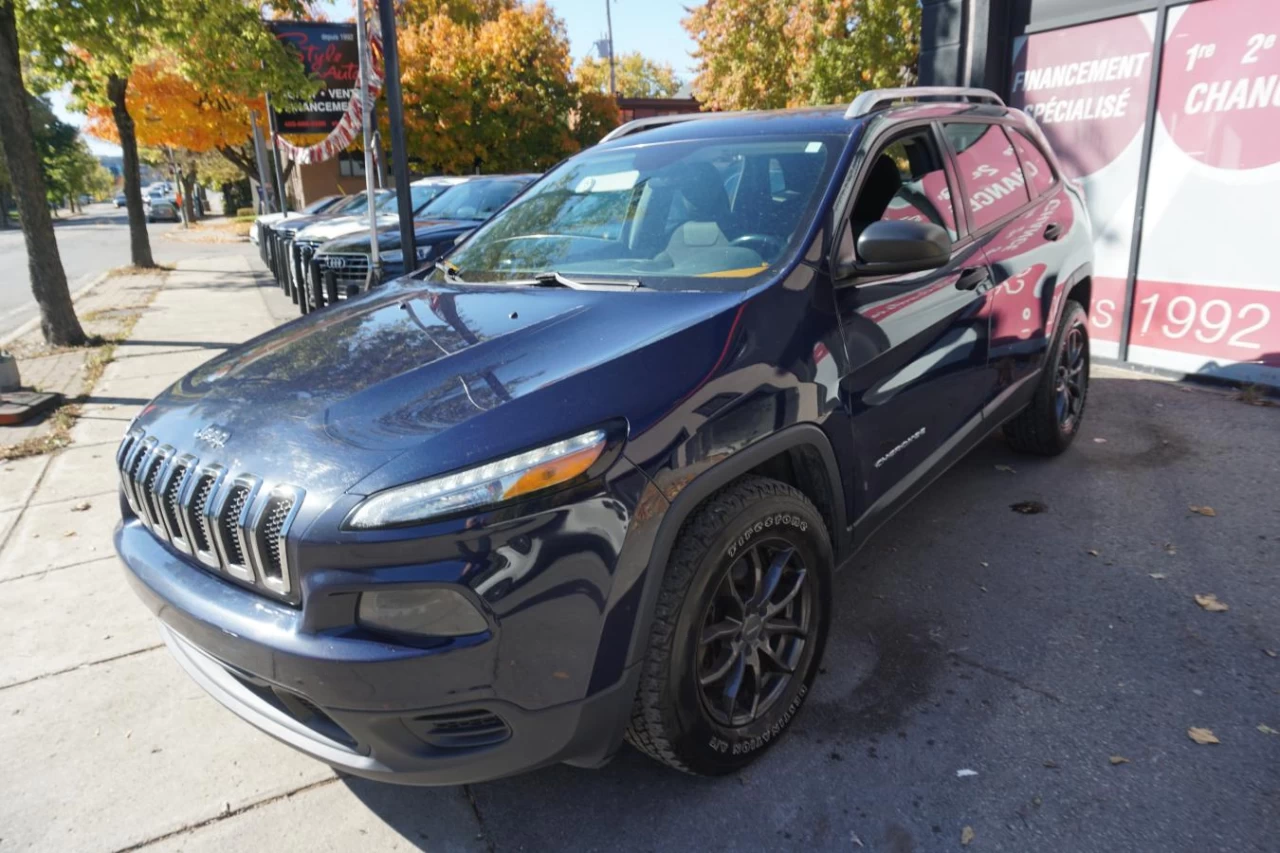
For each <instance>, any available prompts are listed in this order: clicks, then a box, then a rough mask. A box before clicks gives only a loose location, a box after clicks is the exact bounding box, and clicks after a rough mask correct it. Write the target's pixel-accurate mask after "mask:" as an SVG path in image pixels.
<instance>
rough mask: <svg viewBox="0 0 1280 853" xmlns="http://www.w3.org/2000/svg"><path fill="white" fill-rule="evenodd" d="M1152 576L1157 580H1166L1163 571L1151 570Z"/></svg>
mask: <svg viewBox="0 0 1280 853" xmlns="http://www.w3.org/2000/svg"><path fill="white" fill-rule="evenodd" d="M1151 577H1153V578H1155V579H1156V580H1158V581H1162V580H1164V577H1165V576H1164V574H1163V573H1161V572H1151Z"/></svg>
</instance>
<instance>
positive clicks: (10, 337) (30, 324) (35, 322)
mask: <svg viewBox="0 0 1280 853" xmlns="http://www.w3.org/2000/svg"><path fill="white" fill-rule="evenodd" d="M110 277H111V270H107V271H106V272H104V273H99V274H98V275H97V277H96V278H94V279H93V281H91V282H89V283H88V284H86V285H85V286H84V287H82V288H80V289H79V290H77V291H76V292H75V293H73V294H71V301H72V302H75V301H76V300H77V299H79V298H80V297H82V296H84V295H85V294H87V293H88V292H89V291H91V290H93V289H94V288H95V287H97V286H98V285H100V284H102V283H103V282H104V281H106V280H107V279H108V278H110ZM39 325H40V315H39V314H36V316H34V317H32V318H31V319H30V320H28V321H26V322H25V323H23V324H22V325H21V326H19V327H18V328H16V329H14V330H13V331H12V332H9V333H8V334H6V335H4V336H2V337H0V349H3V348H4V347H7V346H8V345H9V344H11V343H13V342H14V341H16V340H17V339H18V338H20V337H22V336H23V335H25V334H27V333H28V332H30V331H31V330H32V329H34V328H36V327H37V326H39Z"/></svg>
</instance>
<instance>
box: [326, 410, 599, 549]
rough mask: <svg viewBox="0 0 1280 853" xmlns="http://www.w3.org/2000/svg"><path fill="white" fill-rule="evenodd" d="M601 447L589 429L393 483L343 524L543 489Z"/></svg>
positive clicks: (399, 519) (586, 463) (407, 517)
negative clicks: (515, 452) (481, 461)
mask: <svg viewBox="0 0 1280 853" xmlns="http://www.w3.org/2000/svg"><path fill="white" fill-rule="evenodd" d="M604 447H605V433H604V430H592V431H591V432H585V433H583V434H582V435H577V436H574V437H573V438H566V439H565V440H564V441H557V442H556V443H555V444H548V445H547V446H546V447H540V448H538V449H537V450H530V451H528V452H526V453H520V454H518V455H516V456H508V457H507V458H506V459H499V460H498V461H497V462H490V463H488V464H487V465H481V466H479V467H477V468H469V469H467V470H465V471H459V472H458V473H456V474H446V475H445V476H443V477H434V478H432V479H430V480H423V481H421V482H418V483H410V484H408V485H406V486H397V487H396V488H394V489H387V490H386V491H385V492H379V493H378V494H376V495H374V496H372V497H370V498H369V499H367V500H366V501H364V503H362V504H360V505H359V506H358V507H356V511H355V512H354V513H352V514H351V518H350V520H349V521H348V522H347V524H348V526H350V527H356V528H361V529H369V528H375V527H390V526H392V525H395V524H406V523H409V522H413V521H422V520H424V519H427V518H431V517H432V516H437V515H445V514H447V513H452V512H457V511H459V510H464V509H472V508H474V507H481V506H486V505H488V504H495V503H500V502H501V501H505V500H510V499H511V498H515V497H519V496H521V495H527V494H530V493H532V492H537V491H540V490H542V489H548V488H551V487H552V486H558V485H560V484H561V483H567V482H569V481H570V480H572V479H574V478H575V477H577V476H578V475H580V474H582V473H584V472H585V471H586V470H587V469H588V468H590V467H591V466H592V464H594V463H595V461H596V460H597V459H599V458H600V454H601V453H603V452H604Z"/></svg>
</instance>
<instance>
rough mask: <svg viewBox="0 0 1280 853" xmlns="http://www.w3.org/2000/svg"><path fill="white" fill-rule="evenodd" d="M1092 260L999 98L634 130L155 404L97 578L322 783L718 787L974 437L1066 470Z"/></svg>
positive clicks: (890, 98) (893, 100) (141, 420)
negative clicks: (877, 544)
mask: <svg viewBox="0 0 1280 853" xmlns="http://www.w3.org/2000/svg"><path fill="white" fill-rule="evenodd" d="M1091 251H1092V250H1091V237H1090V226H1089V222H1088V218H1087V215H1086V212H1085V208H1084V205H1083V204H1082V199H1081V194H1080V190H1079V189H1077V187H1076V186H1074V185H1073V184H1072V183H1071V182H1070V181H1068V180H1067V179H1066V178H1065V177H1064V176H1063V174H1062V171H1061V169H1060V168H1059V167H1058V165H1057V162H1056V160H1055V158H1054V156H1053V154H1052V153H1051V152H1050V150H1049V147H1048V146H1047V145H1046V143H1045V139H1044V137H1043V135H1042V134H1041V133H1040V132H1039V130H1038V129H1037V128H1036V126H1035V125H1034V124H1033V123H1032V121H1031V120H1029V119H1028V118H1027V117H1026V116H1025V115H1023V114H1022V113H1019V112H1017V111H1014V110H1010V109H1006V108H1005V107H1004V106H1003V104H1002V103H1001V102H1000V100H999V98H997V97H996V96H995V95H993V94H991V93H989V92H984V91H982V90H958V89H942V90H937V89H917V90H887V91H878V92H870V93H867V94H864V95H862V96H860V97H859V98H858V99H857V100H856V101H854V103H853V104H852V105H851V106H849V107H848V108H844V107H840V108H812V109H799V110H789V111H779V112H760V113H745V114H721V115H717V116H706V117H696V118H693V119H692V120H682V119H663V120H661V121H652V120H650V121H643V120H642V121H641V122H639V123H636V124H633V125H626V126H624V127H623V128H620V129H619V130H618V131H615V132H614V133H613V134H611V135H610V137H609V138H606V140H605V141H603V142H602V143H601V144H600V145H597V146H596V147H594V148H592V149H589V150H587V151H584V152H582V153H580V154H579V155H577V156H575V157H572V158H570V159H568V160H567V161H565V162H563V163H562V164H560V165H559V166H558V167H556V168H555V169H553V170H551V171H550V172H549V173H548V174H547V175H545V176H544V177H543V178H542V179H540V180H539V181H538V182H536V183H535V184H533V185H531V186H530V187H529V189H528V190H526V192H525V193H524V194H523V195H521V196H520V197H519V198H517V199H516V200H515V201H513V202H512V203H511V204H509V205H508V206H507V207H505V208H504V209H503V210H502V211H500V212H499V213H498V214H497V215H496V216H495V217H494V218H492V219H490V220H489V221H488V222H487V223H486V224H484V225H482V226H481V227H480V228H478V229H477V230H476V231H475V232H473V233H472V234H471V235H470V236H468V237H467V238H466V239H465V240H464V241H463V242H461V243H460V244H459V245H458V246H457V247H456V248H455V249H454V250H453V251H452V252H451V253H450V254H449V255H448V256H447V258H446V259H445V260H444V261H442V262H438V263H437V264H435V266H434V268H433V269H430V270H428V271H420V272H418V273H415V274H412V275H410V276H407V277H405V278H402V279H399V280H397V281H393V282H390V283H388V284H386V285H384V286H382V287H379V288H375V289H373V290H372V291H371V292H368V293H365V294H362V295H360V296H359V297H356V298H353V299H351V300H348V301H346V302H344V303H342V304H341V305H338V306H335V307H334V308H333V309H332V310H330V311H327V312H324V313H321V314H315V315H311V316H308V317H304V318H300V319H299V320H296V321H294V322H293V323H290V324H288V325H285V326H283V327H281V328H278V329H276V330H274V331H271V332H269V333H267V334H265V335H263V336H261V337H258V338H256V339H254V340H251V341H249V342H248V343H246V344H244V345H242V346H240V347H237V348H235V349H232V350H231V351H229V352H227V353H226V354H224V355H222V356H219V357H217V358H215V359H214V360H212V361H210V362H209V363H207V364H206V365H204V366H203V367H200V368H199V369H197V370H195V371H194V372H192V373H191V374H189V375H187V376H186V377H184V378H183V379H181V380H180V381H178V382H177V383H175V384H174V385H173V386H172V387H170V388H169V389H168V390H166V391H165V392H164V393H162V394H161V395H160V396H159V397H157V398H156V399H155V400H154V401H153V402H152V403H151V404H150V405H148V406H147V407H146V408H145V409H144V410H143V411H142V413H141V414H140V415H139V416H138V418H137V420H136V422H135V423H134V424H132V425H131V428H130V429H129V431H128V433H127V435H126V437H125V439H124V441H123V443H122V445H121V447H120V450H119V454H118V465H119V468H120V471H121V475H122V476H121V483H122V500H121V506H122V511H123V515H124V520H123V522H122V524H121V525H120V527H119V528H118V530H117V532H116V535H115V543H116V547H117V549H118V551H119V553H120V555H121V557H122V558H123V560H124V562H125V564H126V566H127V569H128V576H129V579H130V581H131V582H132V584H133V586H134V587H135V589H136V591H137V592H138V594H139V595H140V596H141V597H142V598H143V599H144V601H145V602H146V603H147V605H148V606H149V607H150V608H151V609H152V610H153V611H154V612H155V613H156V615H157V616H158V617H159V622H160V625H161V630H162V633H163V635H164V637H165V639H166V641H167V643H168V645H169V647H170V648H171V650H172V652H173V654H174V656H175V657H176V658H177V660H178V661H179V662H180V663H181V665H182V666H183V667H184V668H185V669H186V670H187V672H188V673H190V675H191V676H192V677H193V678H194V679H195V680H196V681H198V682H199V683H200V684H201V685H202V686H203V687H204V688H205V689H206V690H207V691H208V692H209V693H211V694H212V695H213V696H214V697H216V698H217V699H218V700H219V701H220V702H222V703H223V704H225V705H226V706H227V707H229V708H230V709H231V710H233V711H234V712H235V713H237V714H238V715H240V716H241V717H243V718H245V719H246V720H248V721H249V722H251V723H253V724H254V725H256V726H258V727H260V728H261V729H263V730H265V731H266V732H268V733H270V734H271V735H274V736H275V737H276V738H278V739H280V740H282V741H284V742H285V743H287V744H290V745H292V746H294V747H296V748H298V749H300V750H303V751H304V752H307V753H309V754H310V755H313V756H315V757H316V758H319V759H320V760H322V761H326V762H328V763H330V764H332V765H334V766H336V767H338V768H341V769H342V770H344V771H347V772H350V773H353V774H357V775H361V776H367V777H372V778H376V779H383V780H387V781H392V782H405V783H414V784H453V783H462V782H469V781H476V780H483V779H490V778H494V777H498V776H503V775H506V774H510V773H514V772H517V771H522V770H527V769H530V768H534V767H538V766H542V765H546V764H549V763H552V762H567V763H569V764H573V765H578V766H596V765H599V764H601V763H603V762H604V761H606V760H607V759H608V758H609V757H610V756H612V755H613V754H614V753H615V751H616V750H617V749H618V748H619V747H620V745H621V743H622V741H623V740H624V739H625V740H627V741H629V742H630V743H631V744H633V745H634V746H635V747H637V748H638V749H640V750H641V751H643V752H646V753H648V754H649V755H651V756H653V757H654V758H656V759H657V760H659V761H662V762H665V763H667V764H669V765H671V766H673V767H676V768H679V769H682V770H685V771H689V772H694V773H703V774H719V773H727V772H732V771H734V770H735V769H737V768H740V767H742V766H743V765H745V764H746V763H747V762H749V761H751V760H752V759H754V758H756V757H757V756H759V755H760V754H761V752H762V751H764V750H765V749H767V748H769V747H771V746H773V745H774V744H775V743H776V742H777V740H778V739H779V737H780V736H781V735H782V734H783V733H784V732H785V730H786V729H787V727H788V726H789V725H790V723H791V722H792V721H793V720H794V719H795V717H796V714H797V713H798V712H800V710H801V708H802V706H803V704H804V701H805V698H806V696H807V695H808V693H809V691H810V688H811V683H812V680H813V678H814V675H815V673H816V672H817V671H818V665H819V661H820V657H821V655H822V649H823V644H824V641H825V639H826V636H827V631H828V626H829V624H830V622H831V619H832V614H831V585H832V574H833V570H834V569H835V568H836V567H837V566H839V565H841V564H843V563H847V562H848V561H849V558H850V556H851V555H852V554H853V553H854V551H855V550H856V549H857V548H858V547H860V546H861V545H862V544H863V543H864V542H865V541H866V539H867V537H868V536H869V535H870V534H871V533H872V532H873V531H874V530H875V529H876V528H877V527H879V526H880V525H881V524H883V523H884V522H885V520H886V519H887V518H889V516H890V515H891V514H892V513H893V512H894V511H895V510H897V509H899V508H900V507H902V506H903V504H904V503H905V502H906V501H907V500H909V499H910V498H911V497H912V496H913V495H915V494H917V493H919V492H920V491H921V490H922V489H924V488H925V487H926V486H927V485H928V484H929V483H930V482H931V481H932V480H933V479H934V478H936V477H937V476H938V475H939V474H941V473H942V472H943V471H945V470H946V469H947V467H948V466H950V465H952V464H953V463H954V462H955V461H956V460H957V459H959V458H960V457H961V456H962V455H963V454H964V453H965V452H966V451H968V450H969V449H970V448H972V447H973V446H974V445H975V444H977V443H978V442H980V441H982V440H983V439H984V437H986V436H987V435H989V434H990V433H992V432H993V431H994V430H997V429H1003V432H1004V435H1005V437H1006V440H1007V441H1008V443H1009V444H1010V445H1012V446H1013V447H1015V448H1018V449H1021V450H1025V451H1030V452H1034V453H1040V454H1056V453H1059V452H1061V451H1063V450H1064V449H1065V448H1066V447H1067V446H1068V444H1070V442H1071V440H1072V438H1073V436H1074V435H1075V434H1076V433H1077V431H1078V429H1079V426H1080V422H1081V417H1082V415H1083V413H1084V406H1085V399H1086V392H1087V387H1088V371H1089V336H1088V332H1087V329H1086V316H1085V310H1086V306H1088V304H1089V297H1090V263H1091Z"/></svg>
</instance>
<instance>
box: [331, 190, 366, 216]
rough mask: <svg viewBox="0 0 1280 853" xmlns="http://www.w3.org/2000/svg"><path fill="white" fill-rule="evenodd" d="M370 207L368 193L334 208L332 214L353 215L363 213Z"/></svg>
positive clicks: (353, 197) (354, 197) (356, 196)
mask: <svg viewBox="0 0 1280 853" xmlns="http://www.w3.org/2000/svg"><path fill="white" fill-rule="evenodd" d="M368 206H369V196H368V194H367V193H360V194H359V195H353V196H351V198H349V199H347V200H346V201H344V202H343V203H342V204H340V205H338V206H337V207H335V208H333V210H332V211H330V212H332V213H342V214H353V213H363V212H364V209H365V208H366V207H368Z"/></svg>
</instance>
